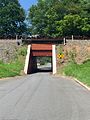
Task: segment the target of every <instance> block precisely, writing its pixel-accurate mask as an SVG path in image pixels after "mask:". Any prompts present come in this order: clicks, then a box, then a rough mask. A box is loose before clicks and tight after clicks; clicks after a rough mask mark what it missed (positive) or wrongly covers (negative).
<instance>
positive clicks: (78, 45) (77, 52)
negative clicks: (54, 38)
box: [64, 40, 90, 63]
mask: <svg viewBox="0 0 90 120" xmlns="http://www.w3.org/2000/svg"><path fill="white" fill-rule="evenodd" d="M64 51H65V54H74V56H75V61H76V62H77V63H82V62H84V61H85V60H87V59H90V40H73V41H72V40H66V45H65V46H64Z"/></svg>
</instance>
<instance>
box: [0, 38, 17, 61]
mask: <svg viewBox="0 0 90 120" xmlns="http://www.w3.org/2000/svg"><path fill="white" fill-rule="evenodd" d="M18 47H19V46H18V45H17V42H16V40H0V60H2V61H4V62H9V61H10V60H12V59H15V55H16V52H17V49H18Z"/></svg>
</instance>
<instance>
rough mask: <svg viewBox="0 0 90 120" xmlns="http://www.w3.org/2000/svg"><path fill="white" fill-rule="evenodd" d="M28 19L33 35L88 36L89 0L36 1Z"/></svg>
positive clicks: (89, 22) (89, 26)
mask: <svg viewBox="0 0 90 120" xmlns="http://www.w3.org/2000/svg"><path fill="white" fill-rule="evenodd" d="M28 18H29V20H30V23H31V25H32V33H34V34H41V35H45V36H52V37H59V36H70V35H85V36H89V35H90V0H38V2H37V5H33V6H32V7H31V8H30V10H29V16H28Z"/></svg>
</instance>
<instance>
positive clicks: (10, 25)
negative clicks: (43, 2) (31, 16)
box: [0, 0, 26, 38]
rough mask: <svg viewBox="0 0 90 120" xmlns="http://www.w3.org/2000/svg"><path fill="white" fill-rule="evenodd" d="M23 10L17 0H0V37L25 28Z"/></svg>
mask: <svg viewBox="0 0 90 120" xmlns="http://www.w3.org/2000/svg"><path fill="white" fill-rule="evenodd" d="M24 20H25V12H24V10H23V8H22V7H21V5H20V4H19V2H18V0H0V37H2V38H4V37H7V36H13V37H14V36H15V35H16V34H21V33H23V32H24V31H25V30H26V25H25V23H24Z"/></svg>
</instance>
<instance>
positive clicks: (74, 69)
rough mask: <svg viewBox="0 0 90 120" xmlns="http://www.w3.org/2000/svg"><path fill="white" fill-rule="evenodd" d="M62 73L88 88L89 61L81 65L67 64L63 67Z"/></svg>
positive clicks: (89, 78) (89, 80)
mask: <svg viewBox="0 0 90 120" xmlns="http://www.w3.org/2000/svg"><path fill="white" fill-rule="evenodd" d="M63 72H64V74H65V75H67V76H72V77H75V78H77V79H78V80H80V81H81V82H83V83H84V84H86V85H88V86H90V60H88V61H86V62H84V63H83V64H81V65H78V64H76V63H69V64H68V65H67V66H65V67H64V69H63Z"/></svg>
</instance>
